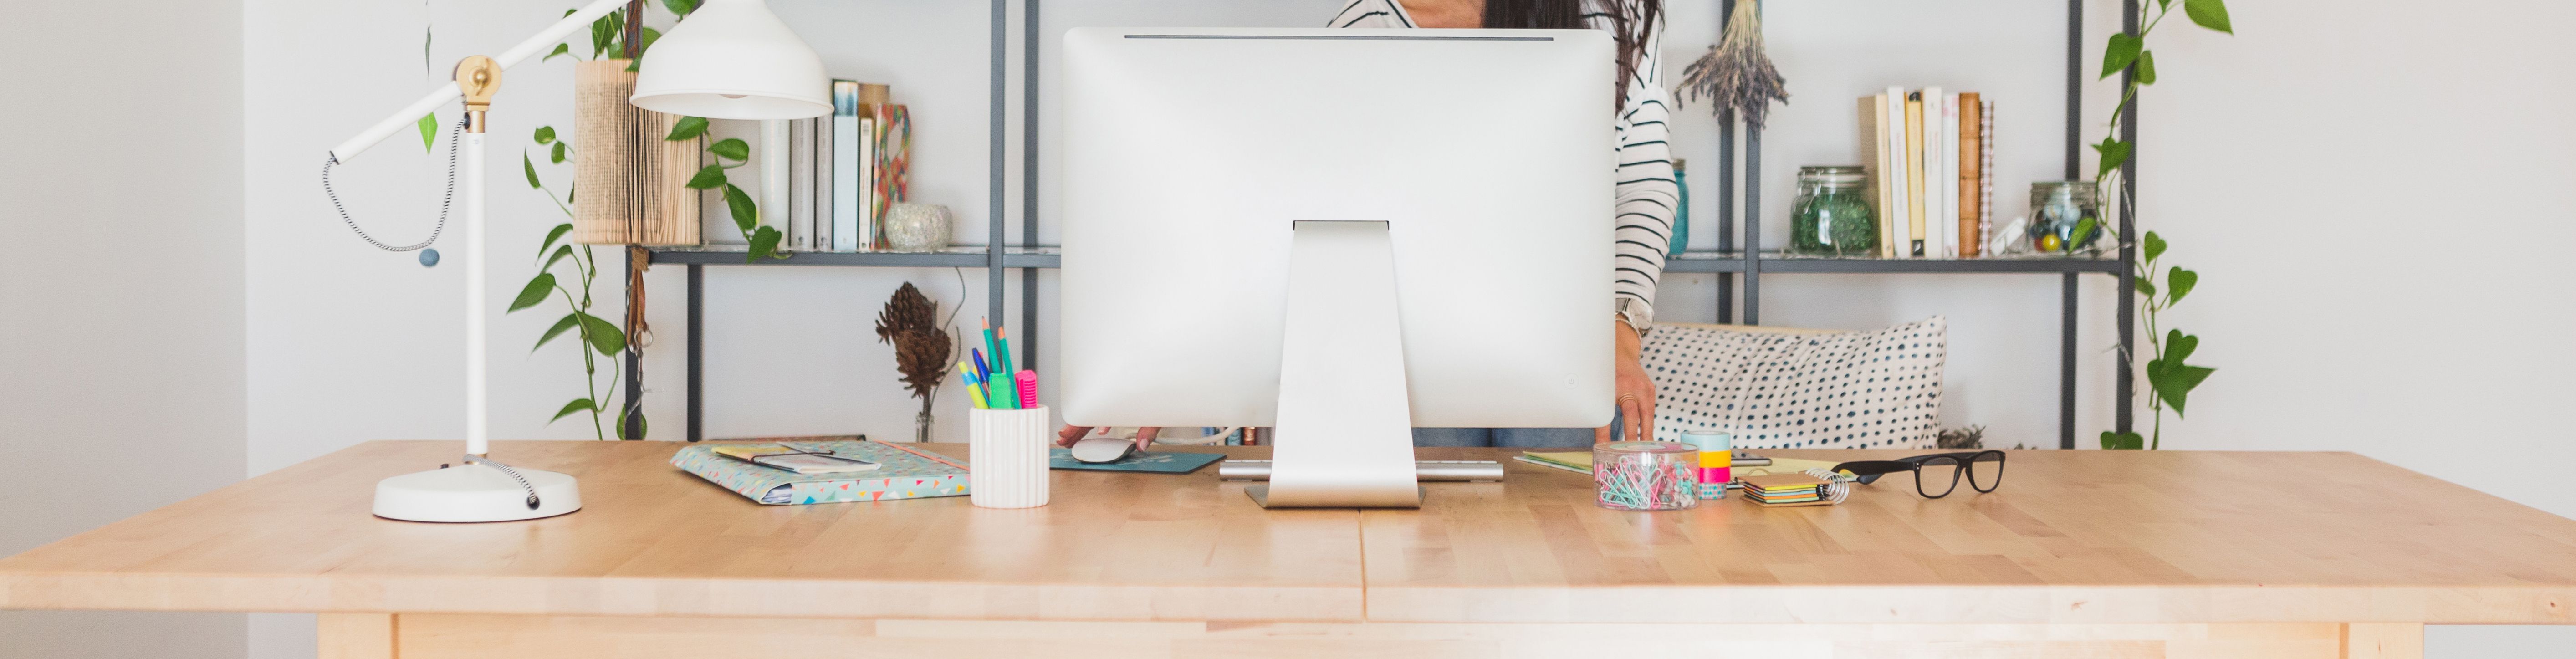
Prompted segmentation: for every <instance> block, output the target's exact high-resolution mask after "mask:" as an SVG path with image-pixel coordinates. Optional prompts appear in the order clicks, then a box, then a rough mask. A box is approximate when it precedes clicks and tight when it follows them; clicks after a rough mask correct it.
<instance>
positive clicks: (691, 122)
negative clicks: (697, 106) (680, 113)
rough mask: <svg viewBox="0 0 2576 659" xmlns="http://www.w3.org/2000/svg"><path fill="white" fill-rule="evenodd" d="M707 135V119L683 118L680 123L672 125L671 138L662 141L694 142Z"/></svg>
mask: <svg viewBox="0 0 2576 659" xmlns="http://www.w3.org/2000/svg"><path fill="white" fill-rule="evenodd" d="M706 133H707V119H706V118H705V117H681V118H680V122H679V123H676V124H672V125H671V134H670V136H668V137H664V138H662V140H663V141H665V142H678V141H681V140H694V139H697V138H698V136H699V135H705V134H706Z"/></svg>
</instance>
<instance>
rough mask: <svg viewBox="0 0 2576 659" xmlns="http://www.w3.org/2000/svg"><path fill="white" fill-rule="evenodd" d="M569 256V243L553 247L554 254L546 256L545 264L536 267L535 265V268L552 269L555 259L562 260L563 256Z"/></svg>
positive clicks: (570, 248)
mask: <svg viewBox="0 0 2576 659" xmlns="http://www.w3.org/2000/svg"><path fill="white" fill-rule="evenodd" d="M571 256H572V246H571V245H565V246H562V247H557V248H555V255H554V256H549V257H546V264H545V265H543V266H538V267H537V269H538V270H551V269H553V268H554V267H555V262H557V261H562V260H564V259H565V258H568V257H571Z"/></svg>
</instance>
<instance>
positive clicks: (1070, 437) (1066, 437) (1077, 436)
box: [1055, 426, 1163, 451]
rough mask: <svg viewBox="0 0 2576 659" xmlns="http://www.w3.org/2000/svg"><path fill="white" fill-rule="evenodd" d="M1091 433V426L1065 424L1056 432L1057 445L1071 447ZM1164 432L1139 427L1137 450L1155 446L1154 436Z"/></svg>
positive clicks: (1137, 431) (1158, 429) (1157, 429)
mask: <svg viewBox="0 0 2576 659" xmlns="http://www.w3.org/2000/svg"><path fill="white" fill-rule="evenodd" d="M1089 434H1091V426H1065V427H1064V429H1062V430H1058V431H1056V432H1055V445H1057V446H1064V447H1071V446H1073V443H1074V442H1079V441H1082V437H1083V436H1084V435H1089ZM1162 434H1163V429H1162V428H1137V429H1136V450H1138V451H1142V450H1145V449H1148V448H1153V446H1154V438H1155V437H1157V436H1160V435H1162Z"/></svg>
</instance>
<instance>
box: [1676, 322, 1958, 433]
mask: <svg viewBox="0 0 2576 659" xmlns="http://www.w3.org/2000/svg"><path fill="white" fill-rule="evenodd" d="M1947 329H1948V325H1947V323H1946V322H1945V321H1944V320H1943V319H1942V318H1941V317H1940V316H1934V317H1932V318H1930V319H1926V320H1922V321H1918V322H1912V323H1906V324H1903V325H1897V326H1895V327H1889V328H1887V329H1882V330H1877V331H1869V332H1828V333H1799V334H1790V333H1772V332H1759V331H1752V332H1748V331H1741V330H1732V329H1726V328H1723V327H1716V326H1674V325H1657V326H1655V328H1654V330H1653V331H1652V332H1650V333H1648V334H1647V336H1646V341H1645V350H1644V352H1643V353H1642V355H1641V357H1642V359H1641V360H1640V361H1641V363H1642V365H1644V366H1645V368H1646V374H1647V375H1648V376H1649V377H1652V378H1653V379H1654V381H1655V391H1656V396H1655V436H1656V437H1660V438H1668V439H1669V438H1678V437H1680V436H1681V432H1682V431H1683V430H1698V429H1714V430H1723V431H1728V432H1731V433H1733V434H1734V435H1735V440H1734V442H1735V447H1736V448H1931V447H1932V445H1933V443H1932V442H1933V438H1934V436H1935V434H1936V431H1937V429H1938V428H1939V423H1938V421H1939V419H1938V416H1939V413H1940V410H1941V366H1942V363H1943V362H1944V361H1945V360H1946V359H1947V358H1948V354H1949V337H1948V333H1947Z"/></svg>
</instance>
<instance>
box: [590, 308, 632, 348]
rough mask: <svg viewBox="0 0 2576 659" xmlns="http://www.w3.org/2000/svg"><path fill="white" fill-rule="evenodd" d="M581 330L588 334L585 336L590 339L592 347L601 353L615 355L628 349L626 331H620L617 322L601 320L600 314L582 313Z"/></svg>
mask: <svg viewBox="0 0 2576 659" xmlns="http://www.w3.org/2000/svg"><path fill="white" fill-rule="evenodd" d="M581 331H582V333H583V334H585V335H587V336H585V337H583V338H587V339H590V347H591V349H593V350H598V351H599V354H602V355H609V356H612V357H613V356H616V355H617V353H620V352H624V351H625V350H626V333H625V332H623V331H619V330H618V329H617V324H616V323H611V322H608V321H605V320H601V319H600V318H599V317H598V316H593V315H590V314H582V315H581Z"/></svg>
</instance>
